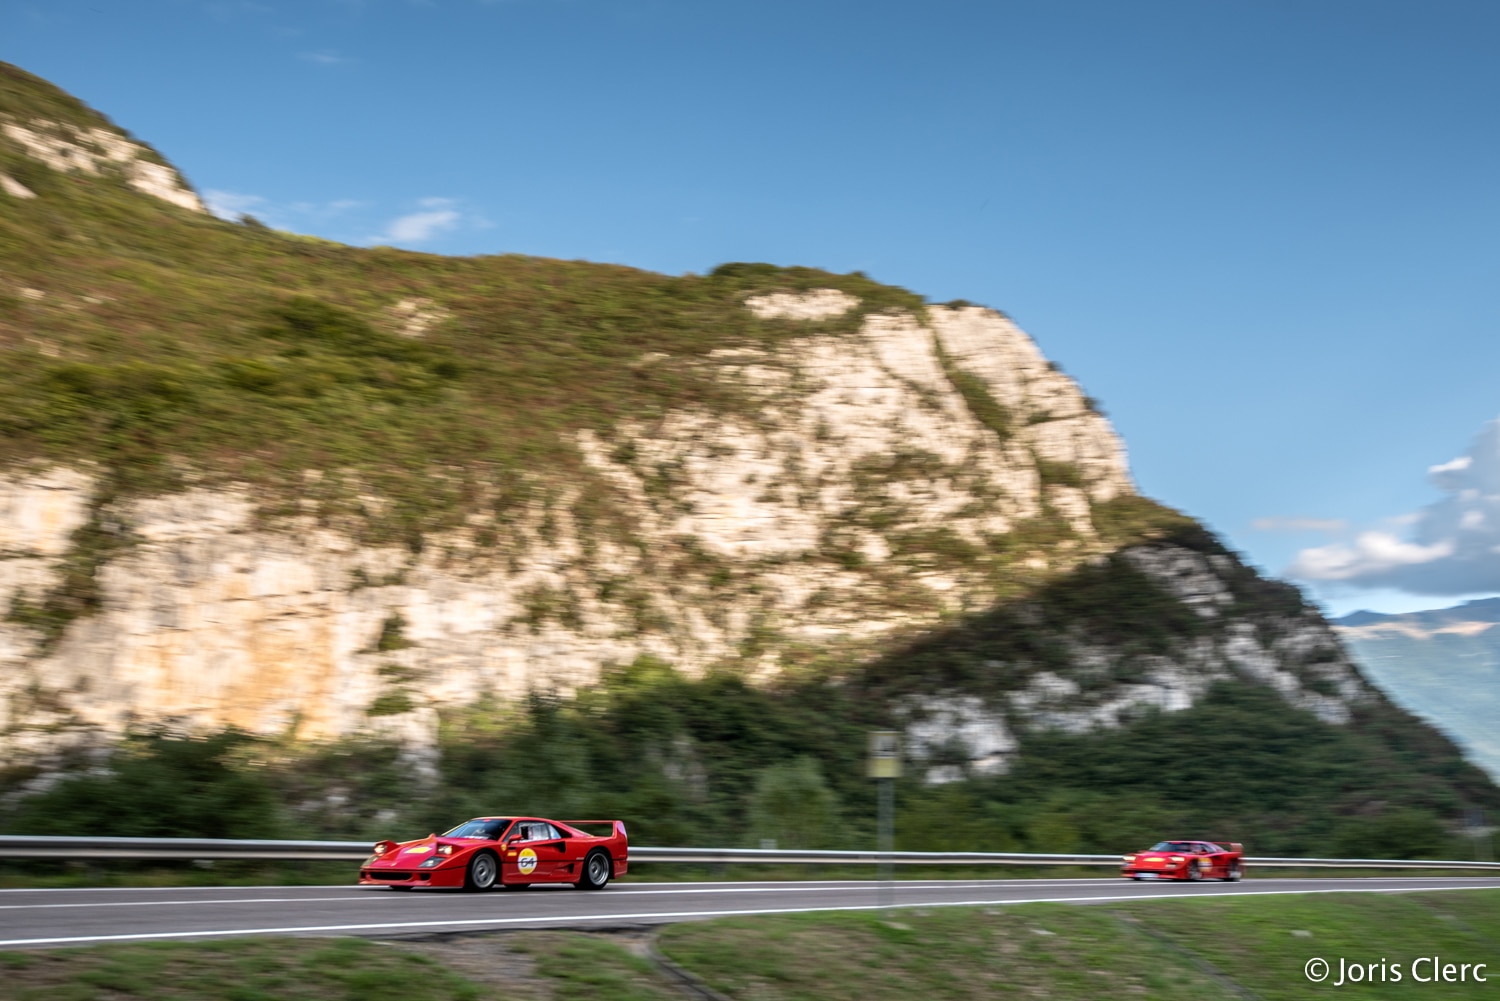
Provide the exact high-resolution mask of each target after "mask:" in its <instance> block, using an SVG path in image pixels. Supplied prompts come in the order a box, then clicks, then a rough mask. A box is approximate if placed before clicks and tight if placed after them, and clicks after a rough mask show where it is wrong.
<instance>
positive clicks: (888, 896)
mask: <svg viewBox="0 0 1500 1001" xmlns="http://www.w3.org/2000/svg"><path fill="white" fill-rule="evenodd" d="M869 740H870V744H869V746H870V757H869V775H870V778H872V779H874V780H875V786H876V790H877V793H878V797H879V798H878V801H877V802H878V809H877V816H876V846H877V850H878V851H879V852H880V853H881V854H882V856H884V857H883V858H881V860H880V893H879V895H880V906H882V907H889V906H890V905H891V903H892V902H893V899H894V897H895V886H894V885H893V884H892V882H891V860H890V853H891V852H892V851H894V850H895V827H896V788H895V786H896V779H898V778H900V777H901V734H900V732H899V731H896V730H871V731H870V738H869Z"/></svg>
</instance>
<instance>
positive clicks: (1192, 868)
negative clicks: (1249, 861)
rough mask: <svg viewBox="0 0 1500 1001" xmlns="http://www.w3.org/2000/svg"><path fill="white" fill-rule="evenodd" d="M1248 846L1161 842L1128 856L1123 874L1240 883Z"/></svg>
mask: <svg viewBox="0 0 1500 1001" xmlns="http://www.w3.org/2000/svg"><path fill="white" fill-rule="evenodd" d="M1244 855H1245V852H1244V848H1243V846H1241V845H1239V844H1234V843H1231V844H1228V845H1218V844H1215V843H1214V842H1212V841H1159V842H1157V843H1156V844H1155V845H1153V846H1152V847H1151V848H1148V849H1146V850H1145V851H1143V852H1137V853H1136V854H1134V855H1126V856H1125V859H1124V860H1125V864H1124V865H1123V866H1121V867H1120V875H1122V876H1125V877H1126V878H1128V879H1190V880H1198V879H1223V880H1228V881H1229V882H1237V881H1238V880H1239V879H1240V877H1241V876H1243V875H1244V874H1245V863H1244Z"/></svg>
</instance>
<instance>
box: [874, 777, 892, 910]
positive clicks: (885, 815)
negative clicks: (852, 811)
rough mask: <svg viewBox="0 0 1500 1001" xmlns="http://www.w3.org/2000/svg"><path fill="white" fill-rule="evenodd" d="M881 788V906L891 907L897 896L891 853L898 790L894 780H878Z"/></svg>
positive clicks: (876, 781) (877, 783) (877, 782)
mask: <svg viewBox="0 0 1500 1001" xmlns="http://www.w3.org/2000/svg"><path fill="white" fill-rule="evenodd" d="M875 783H876V785H877V786H879V787H880V819H879V847H880V851H881V853H882V855H883V857H882V858H881V860H880V906H881V907H889V906H891V904H892V902H893V898H894V896H895V887H894V885H892V882H891V859H890V852H892V851H894V850H895V826H896V823H895V819H896V818H895V813H896V789H895V785H896V783H895V780H894V779H876V780H875Z"/></svg>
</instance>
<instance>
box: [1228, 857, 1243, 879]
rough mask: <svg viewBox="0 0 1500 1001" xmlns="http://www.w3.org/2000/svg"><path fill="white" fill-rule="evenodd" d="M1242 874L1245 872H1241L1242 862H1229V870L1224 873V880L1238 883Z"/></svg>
mask: <svg viewBox="0 0 1500 1001" xmlns="http://www.w3.org/2000/svg"><path fill="white" fill-rule="evenodd" d="M1242 875H1243V873H1241V872H1240V864H1239V863H1238V862H1231V863H1229V871H1228V872H1227V873H1225V874H1224V882H1226V883H1238V882H1239V881H1240V877H1241V876H1242Z"/></svg>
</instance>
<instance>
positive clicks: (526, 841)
mask: <svg viewBox="0 0 1500 1001" xmlns="http://www.w3.org/2000/svg"><path fill="white" fill-rule="evenodd" d="M550 827H551V825H550V824H545V823H543V822H542V821H539V820H518V821H516V824H515V827H513V828H512V829H511V832H510V834H509V835H508V836H507V837H506V839H505V875H506V877H507V878H506V882H507V883H511V882H514V883H540V882H543V881H545V880H546V879H547V878H548V876H549V874H550V873H551V871H552V859H551V858H549V857H548V853H547V852H545V851H543V850H541V847H540V846H541V845H543V844H545V843H546V842H547V841H548V833H549V831H548V828H550Z"/></svg>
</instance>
